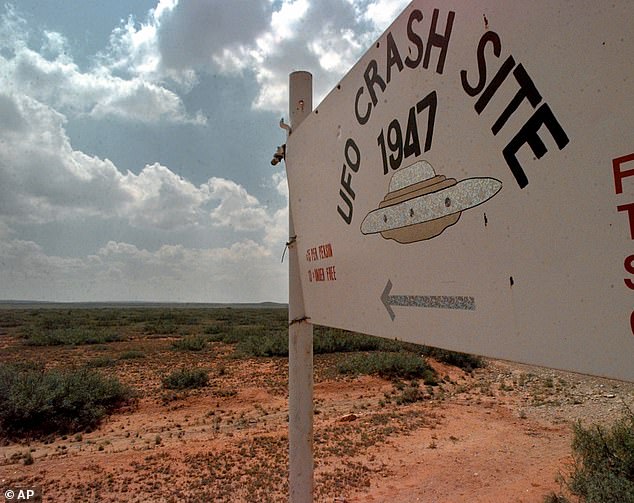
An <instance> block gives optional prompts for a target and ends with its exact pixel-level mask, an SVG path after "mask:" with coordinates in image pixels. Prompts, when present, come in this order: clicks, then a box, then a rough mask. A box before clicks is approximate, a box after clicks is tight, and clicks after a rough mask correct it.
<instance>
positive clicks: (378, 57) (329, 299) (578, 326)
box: [286, 0, 634, 381]
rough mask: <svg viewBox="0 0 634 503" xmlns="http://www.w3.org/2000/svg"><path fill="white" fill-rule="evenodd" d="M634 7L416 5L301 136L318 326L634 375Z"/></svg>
mask: <svg viewBox="0 0 634 503" xmlns="http://www.w3.org/2000/svg"><path fill="white" fill-rule="evenodd" d="M633 16H634V3H632V2H616V3H614V4H612V3H610V4H605V3H603V2H594V1H579V2H575V3H574V5H572V4H570V3H567V2H563V1H550V0H549V1H538V2H524V1H520V0H513V1H508V2H502V3H501V2H498V1H495V0H486V1H484V0H483V1H474V2H458V1H443V2H430V1H424V0H420V1H414V2H412V4H411V5H410V6H409V7H408V8H407V9H406V10H405V11H404V12H403V13H402V14H401V15H400V16H399V17H398V19H397V20H396V21H395V22H394V23H393V24H392V26H390V28H388V30H387V31H386V32H385V33H384V34H383V35H382V36H381V37H380V38H379V39H378V41H377V42H376V43H375V44H374V45H373V46H372V47H371V48H370V49H369V50H368V52H367V53H366V54H365V55H364V56H363V57H362V58H361V60H360V61H359V62H358V63H357V64H356V65H355V66H354V67H353V68H352V70H351V71H350V72H349V73H348V75H346V76H345V77H344V79H343V80H342V81H341V82H340V84H339V85H338V86H337V87H336V88H335V89H333V90H332V92H331V93H330V94H329V95H328V96H327V97H326V98H325V99H324V101H323V102H322V103H321V104H320V105H319V106H318V107H317V108H316V109H315V110H314V112H313V113H312V115H311V116H309V117H308V118H306V120H304V122H303V123H302V124H301V126H300V127H299V128H297V130H296V131H293V132H292V134H291V136H290V137H289V139H288V144H287V156H286V159H287V164H288V177H289V187H290V194H291V211H292V215H293V219H294V224H295V230H296V233H297V246H298V251H299V255H300V271H301V281H302V289H303V294H304V302H305V306H306V313H307V315H308V316H309V318H310V319H311V321H312V322H313V323H315V324H321V325H327V326H334V327H340V328H346V329H350V330H354V331H358V332H363V333H368V334H374V335H379V336H382V337H388V338H398V339H402V340H407V341H412V342H418V343H423V344H428V345H432V346H438V347H441V348H446V349H450V350H457V351H464V352H469V353H475V354H480V355H486V356H492V357H498V358H503V359H508V360H513V361H519V362H526V363H532V364H538V365H544V366H548V367H553V368H561V369H567V370H575V371H580V372H584V373H589V374H596V375H605V376H609V377H615V378H620V379H625V380H631V381H634V314H633V311H634V59H633V58H632V54H634V30H633V29H632V26H631V20H632V18H633Z"/></svg>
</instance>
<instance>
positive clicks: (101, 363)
mask: <svg viewBox="0 0 634 503" xmlns="http://www.w3.org/2000/svg"><path fill="white" fill-rule="evenodd" d="M116 364H117V360H115V359H114V358H111V357H110V356H97V357H95V358H93V359H92V360H88V361H87V362H86V367H92V368H96V367H114V366H115V365H116Z"/></svg>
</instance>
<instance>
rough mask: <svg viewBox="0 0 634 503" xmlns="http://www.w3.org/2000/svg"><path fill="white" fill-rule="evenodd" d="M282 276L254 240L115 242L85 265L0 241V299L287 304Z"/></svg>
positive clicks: (33, 246) (22, 244)
mask: <svg viewBox="0 0 634 503" xmlns="http://www.w3.org/2000/svg"><path fill="white" fill-rule="evenodd" d="M263 264H267V265H266V266H265V267H263ZM284 269H285V266H284V265H281V264H279V260H277V258H276V257H275V258H273V257H272V256H271V253H270V251H269V250H268V249H267V248H266V247H263V246H262V245H258V244H257V243H255V242H253V241H249V240H247V241H243V242H240V243H235V244H233V245H231V246H229V247H226V248H213V249H187V248H185V247H183V246H182V245H164V246H162V247H160V248H159V249H158V250H156V251H149V250H147V249H143V248H138V247H137V246H135V245H132V244H129V243H122V242H116V241H110V242H108V243H107V244H105V245H104V246H103V247H102V248H101V249H99V250H98V251H97V253H96V254H94V255H90V256H88V257H83V258H68V257H59V256H54V255H53V256H51V255H47V254H46V253H45V252H44V251H43V250H42V248H41V247H40V246H39V245H37V244H36V243H34V242H32V241H24V240H9V241H0V298H16V299H33V300H55V301H78V300H81V301H104V300H111V301H131V300H137V301H141V300H144V301H163V302H179V301H180V302H235V300H236V299H241V300H242V301H244V302H249V301H253V302H257V301H263V300H276V301H280V302H283V301H285V300H286V295H287V288H286V283H287V281H286V276H285V270H284ZM245 284H248V285H250V286H249V289H248V290H246V291H245V288H244V285H245Z"/></svg>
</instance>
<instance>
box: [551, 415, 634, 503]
mask: <svg viewBox="0 0 634 503" xmlns="http://www.w3.org/2000/svg"><path fill="white" fill-rule="evenodd" d="M572 449H573V456H574V466H573V470H572V472H571V473H570V475H569V478H568V480H566V481H565V485H566V487H567V488H568V490H569V491H570V493H571V494H573V495H575V496H579V498H580V501H583V502H586V503H608V502H610V503H611V502H617V501H618V502H619V503H634V413H633V412H632V411H628V413H627V414H626V415H625V416H623V417H622V418H621V419H619V420H618V421H616V422H615V423H614V424H613V425H612V426H610V427H609V428H605V427H602V426H597V425H595V426H591V427H588V428H585V427H583V426H582V425H581V424H580V423H577V424H576V425H575V426H574V438H573V442H572ZM545 501H547V502H550V503H567V501H568V500H567V499H566V498H565V497H564V496H563V495H556V494H551V495H549V496H548V497H547V499H546V500H545Z"/></svg>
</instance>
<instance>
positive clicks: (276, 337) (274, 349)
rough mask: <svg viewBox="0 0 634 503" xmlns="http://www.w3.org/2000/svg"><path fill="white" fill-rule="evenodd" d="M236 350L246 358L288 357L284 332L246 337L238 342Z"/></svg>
mask: <svg viewBox="0 0 634 503" xmlns="http://www.w3.org/2000/svg"><path fill="white" fill-rule="evenodd" d="M236 350H237V352H238V353H239V354H243V355H246V356H288V335H287V334H286V333H285V332H277V333H270V332H269V333H266V334H263V335H261V336H256V337H246V338H244V339H242V340H241V341H240V342H238V344H237V346H236Z"/></svg>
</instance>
